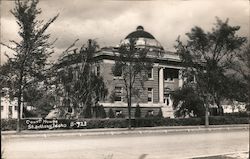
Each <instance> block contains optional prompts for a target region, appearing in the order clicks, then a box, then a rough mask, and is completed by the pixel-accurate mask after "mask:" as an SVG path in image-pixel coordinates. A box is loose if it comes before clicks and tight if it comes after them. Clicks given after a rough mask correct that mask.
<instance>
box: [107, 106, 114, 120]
mask: <svg viewBox="0 0 250 159" xmlns="http://www.w3.org/2000/svg"><path fill="white" fill-rule="evenodd" d="M108 117H109V118H115V113H114V111H113V109H111V108H110V109H109V112H108Z"/></svg>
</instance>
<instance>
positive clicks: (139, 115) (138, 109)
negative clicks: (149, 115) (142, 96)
mask: <svg viewBox="0 0 250 159" xmlns="http://www.w3.org/2000/svg"><path fill="white" fill-rule="evenodd" d="M140 117H141V108H140V105H139V104H137V105H136V108H135V118H140Z"/></svg>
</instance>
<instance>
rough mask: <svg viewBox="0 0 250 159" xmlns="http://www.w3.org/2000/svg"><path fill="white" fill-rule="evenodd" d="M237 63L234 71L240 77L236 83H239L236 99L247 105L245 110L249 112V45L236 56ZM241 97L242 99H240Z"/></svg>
mask: <svg viewBox="0 0 250 159" xmlns="http://www.w3.org/2000/svg"><path fill="white" fill-rule="evenodd" d="M237 58H238V61H237V63H236V65H235V68H234V70H236V71H237V72H238V73H239V74H240V75H241V78H239V80H238V83H240V87H238V88H239V90H238V92H240V94H239V95H238V96H236V97H238V99H239V97H240V99H239V101H243V102H246V103H247V110H249V109H250V108H249V105H250V90H249V88H250V43H248V45H247V46H246V47H245V48H244V49H243V50H242V52H240V54H237ZM242 97H243V98H242Z"/></svg>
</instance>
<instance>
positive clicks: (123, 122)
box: [1, 116, 249, 131]
mask: <svg viewBox="0 0 250 159" xmlns="http://www.w3.org/2000/svg"><path fill="white" fill-rule="evenodd" d="M26 120H27V119H26ZM26 120H25V119H22V120H21V128H22V130H27V129H28V126H27V124H26V123H25V122H26ZM28 120H30V121H32V120H34V121H35V120H37V119H28ZM48 121H50V120H48ZM248 121H249V118H248V117H233V116H211V117H209V123H210V125H225V124H248ZM57 122H58V125H60V123H63V124H65V125H67V127H56V128H55V127H53V128H52V129H77V128H78V129H93V128H126V127H128V119H124V118H123V119H122V118H121V119H119V118H113V119H57ZM84 122H86V123H87V124H86V125H84V126H79V125H78V126H79V127H78V126H77V124H76V123H84ZM72 123H75V125H74V124H72ZM204 123H205V122H204V118H174V119H170V118H156V117H152V118H137V119H132V127H155V126H191V125H193V126H194V125H204ZM42 129H47V127H46V128H43V127H42V128H41V129H39V130H42ZM1 130H2V131H4V130H16V119H1ZM31 130H32V129H31Z"/></svg>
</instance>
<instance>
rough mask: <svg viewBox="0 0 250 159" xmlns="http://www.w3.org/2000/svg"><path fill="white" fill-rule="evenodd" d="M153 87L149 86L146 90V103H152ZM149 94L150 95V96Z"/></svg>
mask: <svg viewBox="0 0 250 159" xmlns="http://www.w3.org/2000/svg"><path fill="white" fill-rule="evenodd" d="M149 89H151V90H149ZM153 90H154V89H153V88H152V87H149V88H148V91H147V102H148V103H153V101H154V100H153V98H154V93H153ZM150 96H151V97H150ZM149 98H151V100H149Z"/></svg>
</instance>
